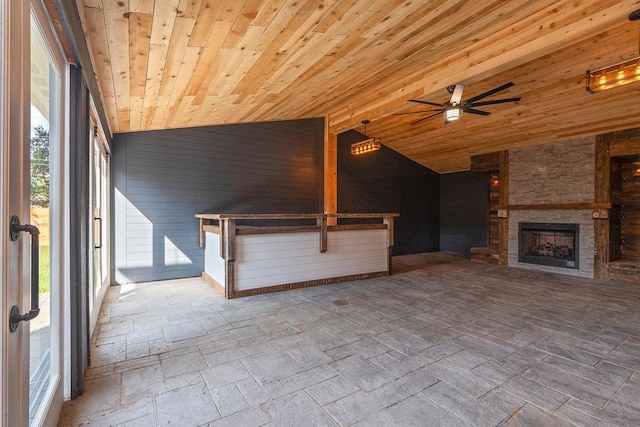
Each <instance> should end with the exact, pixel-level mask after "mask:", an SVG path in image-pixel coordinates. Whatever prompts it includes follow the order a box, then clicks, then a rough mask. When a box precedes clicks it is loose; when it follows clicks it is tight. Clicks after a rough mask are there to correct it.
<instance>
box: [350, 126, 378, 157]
mask: <svg viewBox="0 0 640 427" xmlns="http://www.w3.org/2000/svg"><path fill="white" fill-rule="evenodd" d="M369 123H371V122H370V121H369V120H363V121H362V124H363V125H364V134H365V136H366V135H367V125H368V124H369ZM380 141H381V140H380V138H369V139H367V140H365V141H361V142H356V143H355V144H351V154H353V155H354V156H358V155H360V154H365V153H370V152H372V151H377V150H379V149H380V147H381V144H380Z"/></svg>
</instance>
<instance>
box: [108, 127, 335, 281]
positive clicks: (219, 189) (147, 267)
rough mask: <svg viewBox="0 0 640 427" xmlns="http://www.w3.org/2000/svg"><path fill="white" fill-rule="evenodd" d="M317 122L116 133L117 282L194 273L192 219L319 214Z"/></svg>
mask: <svg viewBox="0 0 640 427" xmlns="http://www.w3.org/2000/svg"><path fill="white" fill-rule="evenodd" d="M323 131H324V122H323V119H308V120H296V121H286V122H270V123H255V124H243V125H223V126H211V127H200V128H189V129H172V130H161V131H146V132H132V133H123V134H116V135H115V136H114V139H113V192H112V194H113V213H114V216H113V219H114V224H113V241H114V244H115V248H114V261H113V274H112V277H113V279H114V282H115V283H119V284H122V283H127V282H144V281H152V280H165V279H173V278H181V277H192V276H199V275H200V274H201V273H202V271H203V268H204V251H203V250H202V249H200V247H199V234H198V220H197V219H196V218H195V217H194V215H195V214H196V213H206V212H210V213H219V212H222V213H318V212H322V194H323V189H322V176H323V175H322V167H323V166H322V165H323V162H322V148H323Z"/></svg>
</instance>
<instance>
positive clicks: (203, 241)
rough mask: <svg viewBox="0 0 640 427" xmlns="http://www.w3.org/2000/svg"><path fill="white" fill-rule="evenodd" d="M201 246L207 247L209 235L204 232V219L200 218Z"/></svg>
mask: <svg viewBox="0 0 640 427" xmlns="http://www.w3.org/2000/svg"><path fill="white" fill-rule="evenodd" d="M200 248H202V249H206V248H207V235H206V233H205V232H204V219H203V218H200Z"/></svg>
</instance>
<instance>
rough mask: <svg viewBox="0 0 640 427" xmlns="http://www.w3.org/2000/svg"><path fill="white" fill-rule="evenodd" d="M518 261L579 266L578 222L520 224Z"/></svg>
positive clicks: (569, 266)
mask: <svg viewBox="0 0 640 427" xmlns="http://www.w3.org/2000/svg"><path fill="white" fill-rule="evenodd" d="M519 228H520V236H519V238H520V245H519V254H518V261H520V262H526V263H532V264H542V265H550V266H554V267H566V268H578V230H579V226H578V224H541V223H521V224H520V227H519Z"/></svg>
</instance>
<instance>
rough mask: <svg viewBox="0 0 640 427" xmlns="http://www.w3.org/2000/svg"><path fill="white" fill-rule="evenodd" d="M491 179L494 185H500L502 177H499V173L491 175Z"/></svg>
mask: <svg viewBox="0 0 640 427" xmlns="http://www.w3.org/2000/svg"><path fill="white" fill-rule="evenodd" d="M489 179H490V182H491V186H492V187H500V178H498V175H491V177H490V178H489Z"/></svg>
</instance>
